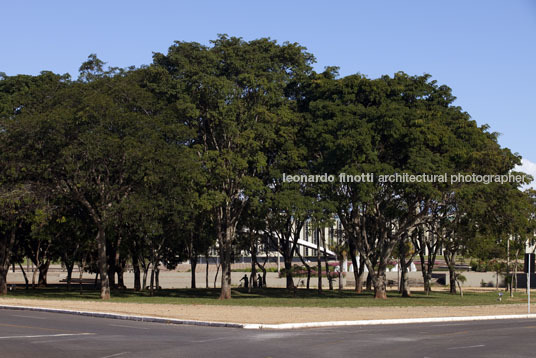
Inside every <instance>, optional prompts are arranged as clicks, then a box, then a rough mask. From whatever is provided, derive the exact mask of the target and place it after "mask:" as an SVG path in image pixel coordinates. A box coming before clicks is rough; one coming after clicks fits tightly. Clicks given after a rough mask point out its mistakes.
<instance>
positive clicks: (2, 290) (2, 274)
mask: <svg viewBox="0 0 536 358" xmlns="http://www.w3.org/2000/svg"><path fill="white" fill-rule="evenodd" d="M8 271H9V266H8V268H6V267H5V265H2V267H0V296H5V295H7V272H8Z"/></svg>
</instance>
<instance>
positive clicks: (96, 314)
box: [0, 305, 244, 328]
mask: <svg viewBox="0 0 536 358" xmlns="http://www.w3.org/2000/svg"><path fill="white" fill-rule="evenodd" d="M0 309H8V310H18V311H38V312H50V313H63V314H71V315H78V316H86V317H97V318H112V319H120V320H126V321H139V322H153V323H167V324H186V325H193V326H208V327H230V328H244V325H243V324H241V323H231V322H210V321H195V320H184V319H175V318H163V317H154V316H135V315H124V314H119V313H109V312H88V311H74V310H63V309H57V308H44V307H32V306H10V305H0Z"/></svg>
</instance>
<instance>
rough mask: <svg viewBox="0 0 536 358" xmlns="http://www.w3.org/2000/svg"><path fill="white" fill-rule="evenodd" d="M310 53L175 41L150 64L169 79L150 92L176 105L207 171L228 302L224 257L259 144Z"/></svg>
mask: <svg viewBox="0 0 536 358" xmlns="http://www.w3.org/2000/svg"><path fill="white" fill-rule="evenodd" d="M312 59H313V58H312V56H311V55H309V54H307V53H306V52H305V51H304V48H303V47H301V46H299V45H297V44H289V43H285V44H283V45H279V44H277V43H276V42H275V41H271V40H269V39H260V40H254V41H250V42H246V41H244V40H242V39H240V38H235V37H227V36H225V35H222V36H220V37H219V38H218V39H217V40H215V41H213V42H212V46H210V47H208V46H203V45H200V44H197V43H185V42H176V43H175V44H174V45H173V46H171V47H170V48H169V51H168V53H167V55H163V54H159V53H157V54H155V56H154V64H155V66H156V67H157V68H161V69H164V70H165V71H166V72H167V73H168V74H169V76H170V77H169V81H168V82H166V83H165V84H164V86H159V88H157V89H156V90H158V91H160V92H161V93H165V94H166V95H167V96H168V98H169V100H170V101H172V102H175V103H176V109H177V112H178V114H177V115H178V116H179V117H180V118H181V120H183V121H185V122H187V123H188V125H189V126H190V127H191V128H193V129H195V131H196V138H195V139H194V140H195V144H196V147H195V148H196V149H197V150H198V153H199V160H200V161H201V162H202V163H203V168H204V169H205V170H206V171H207V172H208V173H209V175H207V177H208V178H209V179H210V182H208V183H207V185H208V187H209V188H210V189H211V191H212V192H213V198H214V202H215V205H214V218H215V223H216V225H215V226H216V231H217V237H218V246H219V250H220V259H221V266H222V279H221V280H222V281H221V294H220V298H221V299H228V298H231V257H232V250H233V249H232V245H233V242H234V240H235V235H236V228H237V224H238V220H239V218H240V215H241V214H242V212H243V209H244V206H245V204H246V201H247V199H248V192H249V191H251V190H252V189H254V188H256V187H257V188H258V187H259V186H261V185H262V181H261V180H260V179H259V173H262V171H263V170H265V169H266V154H265V153H264V152H263V148H264V145H265V144H266V143H267V142H269V141H270V140H272V139H273V138H274V136H276V133H274V130H273V128H274V124H275V123H277V121H278V120H280V118H285V117H286V116H288V115H289V105H290V102H291V100H292V99H293V96H294V94H295V89H296V88H297V87H298V84H299V81H300V80H301V79H302V77H304V76H306V75H307V74H308V73H309V71H310V63H311V61H312Z"/></svg>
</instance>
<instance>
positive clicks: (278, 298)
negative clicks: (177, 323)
mask: <svg viewBox="0 0 536 358" xmlns="http://www.w3.org/2000/svg"><path fill="white" fill-rule="evenodd" d="M219 292H220V291H219V289H204V288H201V289H196V290H192V289H164V290H160V291H158V292H157V291H155V295H154V296H153V297H150V296H149V293H148V292H135V291H133V290H125V291H116V290H114V291H112V299H111V302H129V303H157V304H158V303H167V304H198V305H235V306H271V307H366V306H375V307H377V306H474V305H493V304H499V303H500V304H512V303H525V302H526V300H527V297H526V295H525V293H524V292H521V291H519V292H517V293H516V294H515V297H514V298H510V297H507V296H508V294H507V293H505V294H504V296H503V300H502V302H498V301H497V292H495V291H493V292H464V296H463V298H461V297H460V296H459V295H450V294H449V293H447V292H432V293H431V294H430V296H426V295H424V293H423V292H419V291H415V292H413V294H412V297H410V298H402V297H400V294H398V292H396V291H389V292H388V297H389V298H388V299H387V300H376V299H374V297H373V294H372V293H370V292H366V293H363V294H356V293H354V292H353V291H351V290H345V291H342V292H339V291H336V290H335V291H327V290H325V291H324V292H323V294H322V295H319V294H318V293H317V291H316V290H309V291H307V290H305V289H300V290H298V291H297V292H296V296H295V297H294V295H293V293H291V292H288V291H287V290H286V289H279V288H267V289H256V290H254V291H253V292H252V293H248V292H247V290H244V289H233V293H232V295H233V299H231V300H225V301H220V300H218V299H217V298H218V295H219ZM99 293H100V292H99V291H97V290H85V291H84V292H83V293H82V294H80V292H79V291H77V290H72V291H67V290H65V289H63V288H40V289H35V290H31V289H30V290H28V291H26V290H24V289H20V288H19V289H17V290H15V291H13V292H9V293H8V295H7V297H13V298H30V299H54V300H58V299H59V300H95V301H99V300H100V299H99Z"/></svg>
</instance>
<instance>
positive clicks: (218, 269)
mask: <svg viewBox="0 0 536 358" xmlns="http://www.w3.org/2000/svg"><path fill="white" fill-rule="evenodd" d="M216 265H217V266H216V275H215V276H214V288H216V282H218V274H219V273H220V266H221V265H220V263H219V262H217V263H216Z"/></svg>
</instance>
